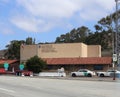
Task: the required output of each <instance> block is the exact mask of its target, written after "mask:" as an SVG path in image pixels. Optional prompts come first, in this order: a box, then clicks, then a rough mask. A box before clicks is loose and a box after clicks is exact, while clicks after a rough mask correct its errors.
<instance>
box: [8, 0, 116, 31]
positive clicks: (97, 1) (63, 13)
mask: <svg viewBox="0 0 120 97" xmlns="http://www.w3.org/2000/svg"><path fill="white" fill-rule="evenodd" d="M16 3H17V6H16V13H15V14H17V15H13V16H11V19H10V22H11V23H12V24H14V25H15V26H16V27H18V28H20V29H23V30H25V31H27V32H46V31H49V30H51V29H54V28H56V27H62V25H65V24H68V25H66V26H69V25H71V27H72V25H73V24H72V23H73V22H70V21H73V20H76V21H77V20H79V21H80V20H82V21H88V22H89V21H96V20H98V19H100V18H102V17H104V16H106V15H107V14H108V12H110V10H112V9H113V7H114V6H115V5H114V0H16ZM17 9H20V11H19V10H17ZM73 17H76V19H73ZM71 19H73V20H71ZM68 21H69V22H68Z"/></svg>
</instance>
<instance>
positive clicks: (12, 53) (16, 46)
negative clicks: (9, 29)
mask: <svg viewBox="0 0 120 97" xmlns="http://www.w3.org/2000/svg"><path fill="white" fill-rule="evenodd" d="M22 43H25V41H24V40H21V41H18V40H13V41H11V42H10V44H8V45H6V48H7V51H6V53H5V55H4V56H5V58H8V59H20V45H21V44H22Z"/></svg>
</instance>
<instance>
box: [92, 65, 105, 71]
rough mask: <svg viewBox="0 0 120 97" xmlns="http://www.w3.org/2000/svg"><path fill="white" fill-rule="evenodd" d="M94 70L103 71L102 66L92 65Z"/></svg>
mask: <svg viewBox="0 0 120 97" xmlns="http://www.w3.org/2000/svg"><path fill="white" fill-rule="evenodd" d="M94 70H103V65H94Z"/></svg>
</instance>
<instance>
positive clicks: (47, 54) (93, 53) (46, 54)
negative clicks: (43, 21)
mask: <svg viewBox="0 0 120 97" xmlns="http://www.w3.org/2000/svg"><path fill="white" fill-rule="evenodd" d="M35 55H37V56H38V57H40V58H81V57H101V46H100V45H86V44H84V43H59V44H39V45H23V46H21V49H20V60H21V61H26V60H27V59H29V58H31V57H33V56H35Z"/></svg>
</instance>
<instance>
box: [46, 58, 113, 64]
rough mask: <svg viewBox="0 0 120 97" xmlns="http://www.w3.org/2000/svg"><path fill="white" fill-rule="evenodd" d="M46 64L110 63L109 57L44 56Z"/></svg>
mask: <svg viewBox="0 0 120 97" xmlns="http://www.w3.org/2000/svg"><path fill="white" fill-rule="evenodd" d="M44 60H45V61H46V62H47V64H51V65H57V64H66V65H69V64H111V63H112V58H111V57H89V58H44Z"/></svg>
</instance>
